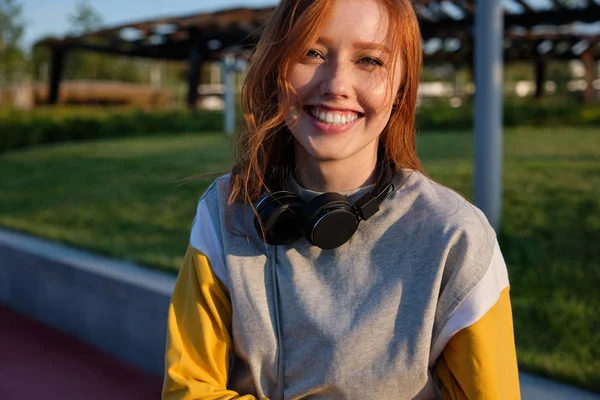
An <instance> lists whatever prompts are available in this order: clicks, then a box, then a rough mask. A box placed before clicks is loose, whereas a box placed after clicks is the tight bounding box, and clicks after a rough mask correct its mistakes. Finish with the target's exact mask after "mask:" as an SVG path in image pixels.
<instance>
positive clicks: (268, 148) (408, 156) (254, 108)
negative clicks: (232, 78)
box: [228, 0, 423, 207]
mask: <svg viewBox="0 0 600 400" xmlns="http://www.w3.org/2000/svg"><path fill="white" fill-rule="evenodd" d="M334 1H335V0H282V1H281V2H280V3H279V5H278V6H277V7H276V8H275V10H274V12H273V14H272V16H271V19H270V20H269V22H268V23H267V24H266V26H265V27H264V30H263V32H262V34H261V37H260V40H259V42H258V45H257V47H256V50H255V52H254V55H253V56H252V59H251V60H250V64H249V68H248V73H247V75H246V80H245V82H244V86H243V89H242V108H243V112H244V119H245V122H246V129H245V130H244V131H243V132H242V133H241V134H240V136H239V138H238V141H237V151H236V163H235V166H234V167H233V170H232V174H231V184H230V185H231V191H230V195H229V201H228V205H229V206H231V205H232V204H233V203H234V202H241V203H245V204H250V205H251V206H252V204H253V202H254V201H256V200H257V199H258V197H259V196H260V194H261V193H262V192H264V191H265V190H267V191H268V190H270V189H271V188H270V187H269V186H270V182H272V179H271V177H272V176H278V172H280V171H289V170H292V169H293V167H294V151H293V146H294V141H293V139H292V134H291V132H290V131H289V129H288V128H287V126H286V124H285V121H284V119H285V117H286V115H287V114H288V111H289V109H290V107H291V106H292V105H293V103H294V102H295V101H296V99H295V96H294V91H293V89H292V88H291V86H290V84H289V81H288V76H289V73H290V71H291V69H292V67H293V66H294V64H295V62H296V61H297V60H300V59H301V58H302V56H304V55H305V54H306V52H307V51H308V50H309V49H310V47H311V46H312V45H313V44H314V43H315V42H316V41H317V39H318V36H319V34H320V32H321V30H322V29H323V27H324V26H325V25H326V23H327V21H328V19H329V16H330V12H331V10H332V9H333V2H334ZM378 1H380V2H381V4H382V5H384V6H385V8H386V10H387V11H388V15H389V16H390V18H389V24H388V35H390V40H391V44H392V52H393V54H392V57H393V59H394V60H401V62H402V76H401V79H400V88H399V90H398V93H397V97H396V103H395V105H394V107H393V108H392V111H391V115H390V119H389V121H388V123H387V126H386V127H385V129H384V131H383V132H382V134H381V136H380V139H379V143H380V147H382V148H383V149H384V151H385V158H386V160H387V161H391V162H393V163H394V165H396V167H398V168H410V169H415V170H418V171H421V172H423V169H422V167H421V163H420V161H419V158H418V156H417V152H416V144H415V109H416V104H417V89H418V86H419V81H420V77H421V67H422V49H421V33H420V31H419V24H418V20H417V16H416V14H415V11H414V9H413V7H412V4H411V2H410V0H378ZM396 62H397V61H396ZM392 70H394V68H392ZM390 79H393V77H390ZM252 207H253V206H252Z"/></svg>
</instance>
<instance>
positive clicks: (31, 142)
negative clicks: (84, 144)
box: [0, 107, 223, 152]
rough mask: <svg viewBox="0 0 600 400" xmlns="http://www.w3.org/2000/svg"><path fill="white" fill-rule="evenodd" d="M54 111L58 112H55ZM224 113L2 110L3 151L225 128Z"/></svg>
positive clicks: (0, 142) (0, 134) (0, 141)
mask: <svg viewBox="0 0 600 400" xmlns="http://www.w3.org/2000/svg"><path fill="white" fill-rule="evenodd" d="M53 111H54V112H53ZM222 119H223V117H222V114H221V113H219V112H211V111H201V112H191V111H184V110H179V111H153V112H145V111H140V110H105V109H101V108H97V109H95V110H92V109H89V108H83V109H80V110H78V109H76V108H66V109H62V108H60V107H57V108H56V109H55V110H51V109H40V110H34V111H31V112H28V113H25V112H15V111H4V112H1V113H0V152H2V151H7V150H11V149H18V148H23V147H30V146H36V145H41V144H49V143H60V142H66V141H82V140H90V139H101V138H111V137H125V136H142V135H152V134H161V133H163V134H164V133H170V134H171V133H183V132H207V131H212V132H214V131H220V130H222V129H223V122H222Z"/></svg>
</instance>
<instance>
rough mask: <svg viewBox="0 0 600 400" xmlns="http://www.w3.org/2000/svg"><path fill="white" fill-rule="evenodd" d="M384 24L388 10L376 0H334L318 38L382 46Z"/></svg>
mask: <svg viewBox="0 0 600 400" xmlns="http://www.w3.org/2000/svg"><path fill="white" fill-rule="evenodd" d="M388 26H389V13H388V11H387V9H386V7H385V5H383V4H382V2H381V1H379V0H334V1H333V8H332V10H331V13H330V15H329V18H328V20H327V21H326V22H325V24H324V26H323V28H322V30H321V32H320V34H319V37H320V38H323V39H324V40H325V41H327V40H329V41H333V40H335V39H337V40H345V41H352V42H358V43H375V44H381V45H386V44H389V34H388Z"/></svg>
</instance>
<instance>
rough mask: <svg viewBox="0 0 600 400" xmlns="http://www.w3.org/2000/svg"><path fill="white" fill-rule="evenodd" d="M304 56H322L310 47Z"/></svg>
mask: <svg viewBox="0 0 600 400" xmlns="http://www.w3.org/2000/svg"><path fill="white" fill-rule="evenodd" d="M306 58H322V56H321V53H319V52H318V51H316V50H313V49H310V50H309V51H307V52H306Z"/></svg>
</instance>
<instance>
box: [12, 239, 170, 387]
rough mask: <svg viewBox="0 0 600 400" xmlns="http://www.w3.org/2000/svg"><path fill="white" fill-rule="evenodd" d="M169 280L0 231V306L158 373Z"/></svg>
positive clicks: (161, 365) (160, 371)
mask: <svg viewBox="0 0 600 400" xmlns="http://www.w3.org/2000/svg"><path fill="white" fill-rule="evenodd" d="M174 284H175V277H174V276H173V275H170V274H167V273H164V272H160V271H154V270H149V269H147V268H142V267H140V266H138V265H135V264H132V263H127V262H123V261H120V260H115V259H111V258H109V257H103V256H97V255H93V254H91V253H88V252H85V251H81V250H76V249H73V248H70V247H68V246H65V245H61V244H57V243H53V242H50V241H47V240H42V239H38V238H34V237H31V236H27V235H24V234H19V233H14V232H11V231H8V230H4V229H0V302H2V303H3V304H5V305H6V306H8V307H9V308H12V309H13V310H16V311H18V312H20V313H22V314H23V315H26V316H29V317H31V318H34V319H37V320H39V321H41V322H43V323H45V324H47V325H50V326H52V327H55V328H57V329H59V330H61V331H63V332H66V333H67V334H69V335H71V336H74V337H76V338H78V339H80V340H82V341H84V342H86V343H89V344H91V345H93V346H96V347H97V348H100V349H102V350H104V351H106V352H107V353H109V354H112V355H114V356H116V357H118V358H120V359H122V360H124V361H127V362H129V363H131V364H132V365H134V366H136V367H138V368H141V369H142V370H145V371H148V372H150V373H152V374H155V375H157V376H162V375H163V372H164V348H165V335H166V320H167V312H168V306H169V301H170V297H171V293H172V291H173V287H174Z"/></svg>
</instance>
